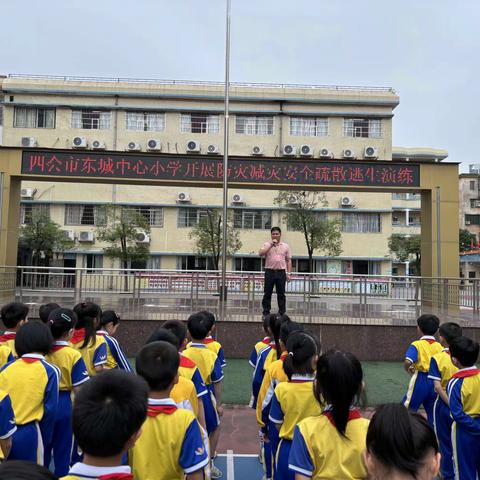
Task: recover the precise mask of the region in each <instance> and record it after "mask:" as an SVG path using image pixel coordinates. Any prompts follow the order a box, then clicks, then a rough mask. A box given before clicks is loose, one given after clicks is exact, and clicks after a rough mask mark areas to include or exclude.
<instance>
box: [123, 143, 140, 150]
mask: <svg viewBox="0 0 480 480" xmlns="http://www.w3.org/2000/svg"><path fill="white" fill-rule="evenodd" d="M141 149H142V146H141V145H140V144H139V143H137V142H128V145H127V150H129V151H130V152H138V151H140V150H141Z"/></svg>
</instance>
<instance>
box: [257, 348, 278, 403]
mask: <svg viewBox="0 0 480 480" xmlns="http://www.w3.org/2000/svg"><path fill="white" fill-rule="evenodd" d="M275 360H278V358H277V349H276V346H275V343H274V342H271V343H269V344H268V345H265V347H264V348H262V349H261V350H260V351H259V352H258V356H257V364H256V365H255V369H254V371H253V378H252V400H251V405H252V408H253V409H256V408H257V399H258V392H259V391H260V387H261V386H262V381H263V376H264V375H265V370H266V369H267V368H268V366H269V365H270V364H271V363H272V362H274V361H275Z"/></svg>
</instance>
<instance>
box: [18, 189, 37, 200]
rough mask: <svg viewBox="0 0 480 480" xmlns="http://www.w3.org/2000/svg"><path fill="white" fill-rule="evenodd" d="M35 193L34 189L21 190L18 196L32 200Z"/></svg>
mask: <svg viewBox="0 0 480 480" xmlns="http://www.w3.org/2000/svg"><path fill="white" fill-rule="evenodd" d="M35 193H37V189H36V188H22V189H21V190H20V196H21V197H22V198H25V199H27V198H29V199H32V198H33V196H34V195H35Z"/></svg>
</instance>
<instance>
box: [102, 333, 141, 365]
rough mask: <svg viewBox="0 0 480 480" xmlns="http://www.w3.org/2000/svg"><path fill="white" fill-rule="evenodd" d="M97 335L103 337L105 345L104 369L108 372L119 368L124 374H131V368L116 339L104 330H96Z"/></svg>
mask: <svg viewBox="0 0 480 480" xmlns="http://www.w3.org/2000/svg"><path fill="white" fill-rule="evenodd" d="M97 335H100V336H101V337H103V338H104V339H105V342H106V343H107V363H106V364H105V368H108V369H109V370H112V369H114V368H120V369H121V370H125V371H126V372H131V371H132V367H131V365H130V363H129V361H128V360H127V357H126V356H125V354H124V353H123V350H122V347H121V346H120V344H119V343H118V341H117V339H116V338H113V337H111V336H110V335H109V334H108V332H106V331H104V330H98V332H97Z"/></svg>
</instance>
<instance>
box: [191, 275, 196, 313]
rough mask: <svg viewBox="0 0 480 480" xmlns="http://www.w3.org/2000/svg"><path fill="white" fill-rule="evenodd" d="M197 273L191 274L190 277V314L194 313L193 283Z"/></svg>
mask: <svg viewBox="0 0 480 480" xmlns="http://www.w3.org/2000/svg"><path fill="white" fill-rule="evenodd" d="M194 276H195V272H192V273H191V276H190V313H193V281H194Z"/></svg>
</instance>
